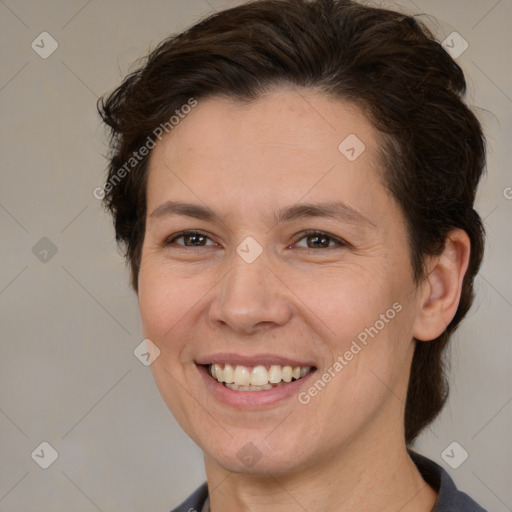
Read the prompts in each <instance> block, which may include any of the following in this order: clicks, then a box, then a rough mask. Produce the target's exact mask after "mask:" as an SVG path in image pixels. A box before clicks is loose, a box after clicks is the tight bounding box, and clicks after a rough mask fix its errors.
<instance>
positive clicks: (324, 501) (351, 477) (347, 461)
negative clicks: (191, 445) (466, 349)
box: [205, 436, 437, 512]
mask: <svg viewBox="0 0 512 512" xmlns="http://www.w3.org/2000/svg"><path fill="white" fill-rule="evenodd" d="M205 464H206V475H207V479H208V484H209V490H210V510H211V512H220V511H222V512H239V511H241V510H243V511H248V512H260V511H267V510H269V509H271V510H272V511H273V512H291V511H293V512H296V511H300V510H307V511H308V512H320V511H322V512H356V511H357V512H365V511H367V512H370V511H375V510H379V511H381V512H396V511H397V510H400V512H430V511H431V510H432V508H433V506H434V503H435V500H436V497H437V493H436V492H435V491H434V490H433V489H432V488H431V487H430V486H429V485H428V484H427V483H426V482H425V481H424V480H423V478H422V476H421V474H420V473H419V471H418V469H417V468H416V465H415V464H414V462H413V461H412V460H411V458H410V457H409V455H408V453H407V450H406V447H405V444H404V443H403V441H402V442H401V443H397V442H392V440H390V439H386V438H384V436H381V437H380V439H379V442H374V443H373V444H369V443H362V444H361V443H359V446H357V444H355V443H351V445H350V447H349V448H346V449H344V450H338V451H333V455H332V456H331V457H330V458H328V457H327V456H326V457H323V458H322V460H321V461H320V462H317V463H313V464H310V465H308V467H307V469H306V470H296V471H294V472H288V473H286V474H285V475H283V474H274V475H273V474H272V472H271V470H269V471H266V472H261V473H258V474H240V473H232V472H230V471H227V470H225V469H224V468H222V467H221V466H219V465H218V464H217V463H216V462H215V461H214V460H213V459H212V458H210V457H208V456H205Z"/></svg>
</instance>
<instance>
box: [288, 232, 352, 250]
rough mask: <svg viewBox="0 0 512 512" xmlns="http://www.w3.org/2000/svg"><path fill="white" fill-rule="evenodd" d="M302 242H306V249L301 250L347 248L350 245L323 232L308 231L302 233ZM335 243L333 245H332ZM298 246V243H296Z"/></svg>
mask: <svg viewBox="0 0 512 512" xmlns="http://www.w3.org/2000/svg"><path fill="white" fill-rule="evenodd" d="M301 235H302V236H301V238H299V241H300V240H304V239H305V240H306V244H307V245H306V247H304V246H303V247H301V249H313V250H316V249H332V248H333V247H336V246H337V247H347V246H348V245H349V244H348V243H347V242H345V241H344V240H341V239H340V238H337V237H335V236H332V235H329V234H328V233H324V232H323V231H313V230H308V231H304V232H303V233H301ZM331 242H333V243H334V244H333V245H330V244H331ZM295 245H296V246H297V243H295Z"/></svg>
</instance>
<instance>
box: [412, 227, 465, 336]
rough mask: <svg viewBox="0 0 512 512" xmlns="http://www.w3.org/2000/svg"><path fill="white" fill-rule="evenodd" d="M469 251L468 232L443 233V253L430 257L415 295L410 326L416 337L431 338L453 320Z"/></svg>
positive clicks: (456, 230)
mask: <svg viewBox="0 0 512 512" xmlns="http://www.w3.org/2000/svg"><path fill="white" fill-rule="evenodd" d="M470 250H471V242H470V240H469V236H468V235H467V233H466V232H465V231H463V230H462V229H453V230H452V231H450V232H449V233H448V234H447V236H446V241H445V246H444V249H443V252H442V253H441V254H440V255H439V256H435V257H432V258H431V260H430V262H429V270H428V274H427V276H426V278H425V281H424V282H423V283H422V284H421V285H420V287H421V288H422V290H421V293H419V294H418V300H419V301H420V303H419V305H418V307H419V311H418V315H417V317H416V320H415V323H414V329H413V335H414V337H415V338H416V339H418V340H421V341H430V340H433V339H435V338H437V337H438V336H440V335H441V334H442V333H443V332H444V331H445V329H446V327H447V326H448V324H449V323H450V322H451V321H452V319H453V317H454V316H455V313H456V312H457V307H458V306H459V301H460V295H461V292H462V282H463V279H464V276H465V274H466V271H467V268H468V264H469V255H470Z"/></svg>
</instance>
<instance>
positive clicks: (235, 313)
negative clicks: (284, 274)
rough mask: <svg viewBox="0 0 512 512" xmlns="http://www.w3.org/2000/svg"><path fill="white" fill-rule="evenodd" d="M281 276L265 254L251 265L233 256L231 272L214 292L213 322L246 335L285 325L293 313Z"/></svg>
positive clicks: (211, 307)
mask: <svg viewBox="0 0 512 512" xmlns="http://www.w3.org/2000/svg"><path fill="white" fill-rule="evenodd" d="M278 276H279V274H278V271H277V269H272V268H271V267H270V262H269V259H268V258H267V257H266V256H265V251H264V252H263V254H261V255H260V256H259V257H258V259H256V261H253V262H252V263H248V262H246V261H244V259H243V258H241V257H240V256H239V255H238V254H237V253H234V254H233V257H232V261H230V269H229V271H228V272H227V274H226V275H225V276H224V278H223V279H222V280H221V282H220V283H219V285H218V287H216V288H215V290H216V295H215V296H214V298H213V301H212V303H211V306H210V310H209V314H210V320H211V321H212V322H213V323H215V324H217V325H220V326H223V327H230V328H231V329H232V330H233V331H236V332H237V333H239V334H245V335H249V334H254V333H257V332H260V331H263V330H266V329H269V328H271V327H272V326H274V327H276V326H282V325H285V324H286V323H287V322H288V321H289V320H290V317H291V311H292V309H291V304H290V300H289V297H288V289H287V288H286V286H285V285H284V284H283V281H282V280H281V279H280V278H279V277H278Z"/></svg>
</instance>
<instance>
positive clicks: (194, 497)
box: [171, 482, 208, 512]
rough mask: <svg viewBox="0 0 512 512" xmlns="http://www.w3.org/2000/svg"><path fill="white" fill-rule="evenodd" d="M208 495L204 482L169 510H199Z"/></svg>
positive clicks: (193, 511)
mask: <svg viewBox="0 0 512 512" xmlns="http://www.w3.org/2000/svg"><path fill="white" fill-rule="evenodd" d="M207 497H208V486H207V484H206V482H205V483H204V484H202V485H201V487H198V488H197V489H196V490H195V491H194V492H193V493H192V494H191V495H190V496H189V497H188V498H187V499H186V500H185V501H184V502H183V503H181V505H178V506H177V507H176V508H173V509H172V510H171V512H201V509H202V508H203V505H204V502H205V501H206V498H207Z"/></svg>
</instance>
